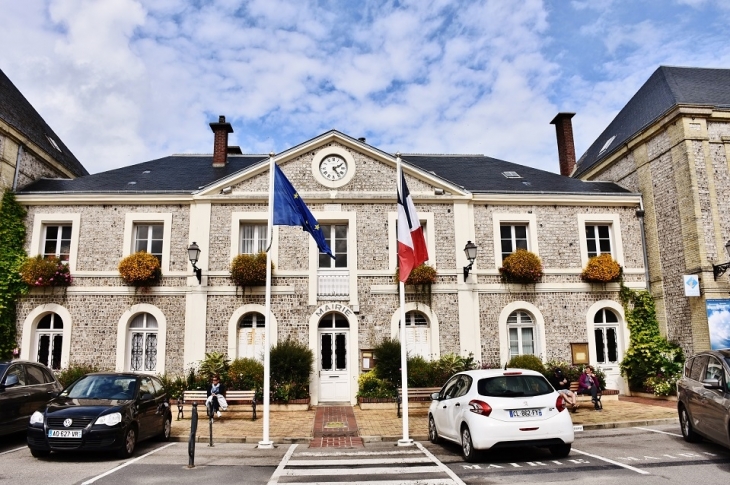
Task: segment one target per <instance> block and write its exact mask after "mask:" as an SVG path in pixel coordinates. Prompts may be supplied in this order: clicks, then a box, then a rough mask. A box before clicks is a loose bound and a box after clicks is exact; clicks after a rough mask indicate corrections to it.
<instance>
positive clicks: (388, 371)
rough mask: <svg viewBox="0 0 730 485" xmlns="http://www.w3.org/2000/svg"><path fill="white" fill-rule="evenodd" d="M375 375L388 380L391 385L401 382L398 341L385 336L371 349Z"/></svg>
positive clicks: (396, 385)
mask: <svg viewBox="0 0 730 485" xmlns="http://www.w3.org/2000/svg"><path fill="white" fill-rule="evenodd" d="M373 357H374V358H375V369H373V372H375V377H377V378H378V379H383V380H385V381H388V382H390V383H391V384H392V385H393V387H400V383H401V355H400V342H399V341H398V340H394V339H390V338H386V339H384V340H383V341H381V342H380V343H379V344H378V345H377V346H376V347H375V348H374V349H373Z"/></svg>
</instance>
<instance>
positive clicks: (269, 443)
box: [256, 441, 274, 450]
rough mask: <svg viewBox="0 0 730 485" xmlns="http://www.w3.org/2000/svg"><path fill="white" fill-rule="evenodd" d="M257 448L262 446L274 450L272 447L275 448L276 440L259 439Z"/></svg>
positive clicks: (263, 448) (264, 448)
mask: <svg viewBox="0 0 730 485" xmlns="http://www.w3.org/2000/svg"><path fill="white" fill-rule="evenodd" d="M256 448H260V449H262V450H272V449H274V442H273V441H259V445H258V446H257V447H256Z"/></svg>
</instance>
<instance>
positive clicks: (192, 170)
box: [20, 154, 628, 194]
mask: <svg viewBox="0 0 730 485" xmlns="http://www.w3.org/2000/svg"><path fill="white" fill-rule="evenodd" d="M267 158H268V156H267V155H229V156H228V164H227V165H226V166H225V167H220V168H214V167H213V156H212V155H173V156H169V157H164V158H160V159H157V160H151V161H149V162H144V163H139V164H136V165H131V166H128V167H123V168H118V169H115V170H110V171H108V172H101V173H97V174H93V175H87V176H85V177H79V178H77V179H73V180H66V179H40V180H37V181H35V182H33V183H32V184H30V185H28V186H26V187H25V188H24V189H23V190H22V191H20V193H21V194H30V193H130V194H132V193H195V192H197V191H198V190H200V189H201V188H203V187H205V186H207V185H210V184H212V183H213V182H216V181H217V180H220V179H223V178H226V177H229V176H231V175H234V174H235V173H237V172H239V171H241V170H244V169H246V168H248V167H250V166H252V165H254V164H257V163H259V162H261V161H264V160H266V159H267ZM402 159H403V161H404V163H409V164H412V165H415V166H416V167H419V168H421V169H423V170H424V171H427V172H432V173H434V174H435V175H437V176H438V177H440V178H441V179H444V180H445V181H448V182H451V183H453V184H455V185H458V186H462V187H463V188H465V189H466V190H468V191H470V192H473V193H480V192H482V193H555V194H560V193H586V194H587V193H628V191H627V190H625V189H623V188H622V187H620V186H618V185H616V184H614V183H610V182H585V181H582V180H577V179H572V178H570V177H563V176H562V175H559V174H556V173H553V172H546V171H544V170H538V169H535V168H531V167H526V166H523V165H518V164H515V163H510V162H505V161H504V160H498V159H496V158H490V157H485V156H484V155H422V154H418V155H402ZM510 171H512V172H516V173H517V174H518V175H519V176H520V178H507V177H505V176H504V175H503V172H510ZM130 182H134V183H133V184H132V183H130Z"/></svg>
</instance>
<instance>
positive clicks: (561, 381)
mask: <svg viewBox="0 0 730 485" xmlns="http://www.w3.org/2000/svg"><path fill="white" fill-rule="evenodd" d="M550 384H552V385H553V387H554V388H555V390H556V391H558V392H559V393H560V394H562V395H563V399H565V402H566V403H567V404H568V406H570V407H571V408H572V411H573V412H576V411H577V410H578V396H576V394H575V393H574V392H573V391H571V390H570V381H569V380H568V378H567V377H565V374H563V371H562V370H561V369H560V367H556V368H555V369H553V375H552V376H551V377H550Z"/></svg>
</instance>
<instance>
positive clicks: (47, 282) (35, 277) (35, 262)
mask: <svg viewBox="0 0 730 485" xmlns="http://www.w3.org/2000/svg"><path fill="white" fill-rule="evenodd" d="M20 277H21V279H22V280H23V282H24V283H25V284H26V285H28V286H29V287H49V286H52V287H59V286H60V287H66V286H70V285H71V283H72V282H73V278H72V277H71V271H70V270H69V268H68V264H67V263H64V262H63V261H61V260H60V259H58V258H56V257H55V256H51V257H49V258H43V257H42V256H41V255H38V256H35V257H32V258H26V259H25V261H24V262H23V264H22V265H21V266H20Z"/></svg>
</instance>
